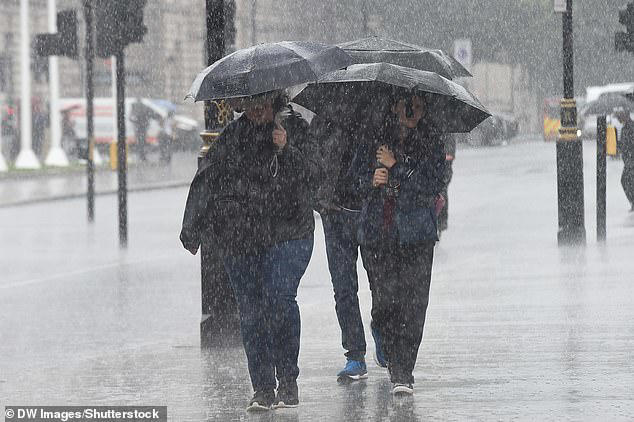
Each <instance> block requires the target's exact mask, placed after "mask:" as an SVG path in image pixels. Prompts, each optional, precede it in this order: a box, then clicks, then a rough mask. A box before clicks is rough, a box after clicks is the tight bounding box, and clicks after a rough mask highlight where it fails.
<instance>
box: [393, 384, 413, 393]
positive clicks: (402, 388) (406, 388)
mask: <svg viewBox="0 0 634 422" xmlns="http://www.w3.org/2000/svg"><path fill="white" fill-rule="evenodd" d="M392 394H394V395H395V396H411V395H412V394H414V386H413V385H412V384H401V383H399V382H395V383H394V386H393V387H392Z"/></svg>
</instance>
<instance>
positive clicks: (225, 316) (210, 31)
mask: <svg viewBox="0 0 634 422" xmlns="http://www.w3.org/2000/svg"><path fill="white" fill-rule="evenodd" d="M224 3H225V2H224V1H223V0H206V12H207V15H206V16H207V19H206V23H207V44H206V45H207V64H208V65H211V64H212V63H214V62H215V61H217V60H219V59H221V58H222V57H223V55H224V50H225V13H224V7H225V4H224ZM222 104H223V103H222V102H216V101H205V131H204V132H203V133H201V135H200V136H201V138H202V140H203V146H202V148H201V150H200V154H199V163H200V162H201V160H202V159H203V158H204V157H205V156H206V155H207V154H213V153H214V151H213V145H214V141H215V140H216V139H217V137H218V135H219V131H220V130H221V126H223V123H226V122H224V121H223V120H224V118H223V113H222V112H223V110H222V109H221V108H222ZM221 247H222V246H221V245H218V244H217V243H215V242H214V240H213V238H212V237H211V236H203V239H202V242H201V245H200V252H201V254H200V264H201V265H200V267H201V305H202V306H201V307H202V319H201V322H200V338H201V345H203V346H207V345H217V344H225V343H227V342H235V341H236V340H237V339H238V338H239V331H240V326H239V319H238V311H237V306H236V301H235V298H234V296H233V292H232V290H231V286H230V284H229V277H228V276H227V274H226V272H225V269H224V265H223V262H222V258H221V254H220V248H221Z"/></svg>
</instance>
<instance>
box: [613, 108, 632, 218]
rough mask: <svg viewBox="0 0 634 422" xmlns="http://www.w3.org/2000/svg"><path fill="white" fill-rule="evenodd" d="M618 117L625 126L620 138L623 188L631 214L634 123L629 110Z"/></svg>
mask: <svg viewBox="0 0 634 422" xmlns="http://www.w3.org/2000/svg"><path fill="white" fill-rule="evenodd" d="M616 117H617V119H619V121H620V122H621V124H622V125H623V128H622V129H621V135H620V136H619V149H620V152H621V158H623V173H622V174H621V186H623V192H625V196H626V197H627V200H628V201H629V203H630V212H634V121H632V119H631V117H630V112H629V110H620V111H619V112H617V113H616Z"/></svg>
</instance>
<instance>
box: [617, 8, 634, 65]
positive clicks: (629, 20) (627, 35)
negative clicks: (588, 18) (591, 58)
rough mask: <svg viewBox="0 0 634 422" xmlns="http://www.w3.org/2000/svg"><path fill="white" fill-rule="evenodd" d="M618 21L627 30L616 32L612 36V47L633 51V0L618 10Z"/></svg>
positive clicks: (618, 49)
mask: <svg viewBox="0 0 634 422" xmlns="http://www.w3.org/2000/svg"><path fill="white" fill-rule="evenodd" d="M619 23H620V24H621V25H625V28H626V29H627V32H617V33H616V34H615V36H614V48H615V49H616V51H629V52H631V53H634V2H630V3H628V5H627V7H626V8H625V9H623V10H619Z"/></svg>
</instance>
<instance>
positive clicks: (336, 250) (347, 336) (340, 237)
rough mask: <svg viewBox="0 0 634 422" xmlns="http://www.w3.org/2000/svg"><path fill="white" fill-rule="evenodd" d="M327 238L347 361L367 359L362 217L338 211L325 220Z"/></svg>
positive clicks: (331, 276)
mask: <svg viewBox="0 0 634 422" xmlns="http://www.w3.org/2000/svg"><path fill="white" fill-rule="evenodd" d="M321 221H322V223H323V226H324V235H325V238H326V255H327V256H328V270H329V271H330V278H331V280H332V288H333V290H334V292H335V310H336V312H337V319H338V320H339V327H340V328H341V344H342V346H343V348H344V349H345V350H346V351H347V352H346V354H345V355H346V357H347V358H349V359H354V360H361V359H363V358H364V357H365V349H366V344H365V333H364V331H363V321H362V320H361V311H360V310H359V297H358V296H357V292H358V290H359V281H358V277H357V258H358V256H359V243H358V242H357V227H358V221H359V213H355V212H351V211H335V212H330V213H328V214H326V213H324V215H322V216H321Z"/></svg>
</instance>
